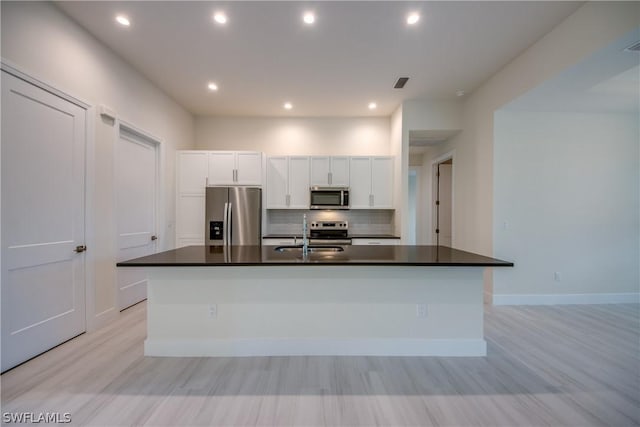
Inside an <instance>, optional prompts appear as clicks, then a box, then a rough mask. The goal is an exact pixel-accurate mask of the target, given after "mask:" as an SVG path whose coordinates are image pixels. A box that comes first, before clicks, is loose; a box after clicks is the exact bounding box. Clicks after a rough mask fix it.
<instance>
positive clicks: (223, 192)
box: [204, 187, 262, 246]
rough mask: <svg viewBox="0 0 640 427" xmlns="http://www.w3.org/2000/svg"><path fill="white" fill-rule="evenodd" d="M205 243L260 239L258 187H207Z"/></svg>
mask: <svg viewBox="0 0 640 427" xmlns="http://www.w3.org/2000/svg"><path fill="white" fill-rule="evenodd" d="M204 218H205V224H204V229H205V230H204V232H205V239H204V241H205V244H208V245H213V246H228V245H260V244H261V243H262V190H261V189H260V188H256V187H207V189H206V200H205V217H204Z"/></svg>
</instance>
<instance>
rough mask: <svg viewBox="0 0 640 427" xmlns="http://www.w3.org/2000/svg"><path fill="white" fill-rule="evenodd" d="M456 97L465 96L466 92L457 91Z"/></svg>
mask: <svg viewBox="0 0 640 427" xmlns="http://www.w3.org/2000/svg"><path fill="white" fill-rule="evenodd" d="M456 96H464V91H463V90H462V89H458V90H457V91H456Z"/></svg>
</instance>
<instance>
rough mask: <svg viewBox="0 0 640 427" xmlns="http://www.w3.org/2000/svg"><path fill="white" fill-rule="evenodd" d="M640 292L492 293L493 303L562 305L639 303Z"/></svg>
mask: <svg viewBox="0 0 640 427" xmlns="http://www.w3.org/2000/svg"><path fill="white" fill-rule="evenodd" d="M639 302H640V294H638V293H635V292H632V293H617V294H600V293H598V294H548V295H495V294H494V295H493V305H563V304H567V305H569V304H629V303H635V304H637V303H639Z"/></svg>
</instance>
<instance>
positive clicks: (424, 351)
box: [144, 338, 487, 357]
mask: <svg viewBox="0 0 640 427" xmlns="http://www.w3.org/2000/svg"><path fill="white" fill-rule="evenodd" d="M144 354H145V356H163V357H251V356H447V357H455V356H458V357H470V356H486V355H487V342H486V341H485V340H483V339H461V340H446V339H443V340H438V339H431V340H430V339H408V338H407V339H402V338H400V339H393V338H380V339H328V338H327V339H304V338H300V339H288V338H287V339H225V340H219V339H210V340H204V339H203V340H161V339H156V340H153V339H146V340H145V342H144Z"/></svg>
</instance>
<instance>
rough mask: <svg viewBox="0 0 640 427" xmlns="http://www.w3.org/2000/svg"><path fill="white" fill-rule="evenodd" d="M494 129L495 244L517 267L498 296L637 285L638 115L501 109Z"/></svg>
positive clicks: (503, 277) (497, 281)
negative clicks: (556, 274) (558, 275)
mask: <svg viewBox="0 0 640 427" xmlns="http://www.w3.org/2000/svg"><path fill="white" fill-rule="evenodd" d="M495 129H496V135H495V141H494V158H495V169H494V177H495V185H494V197H495V200H494V207H495V224H494V227H495V228H494V249H495V255H496V256H497V257H499V258H500V257H503V258H507V259H511V260H514V261H515V264H516V265H515V267H514V268H513V269H503V270H499V269H496V271H494V283H493V290H494V296H495V297H496V298H498V299H500V296H501V295H516V294H524V295H541V294H542V295H544V294H589V293H633V292H638V290H639V289H638V287H639V286H640V277H639V270H638V269H639V264H640V249H639V243H640V240H639V239H640V225H639V222H638V221H639V218H640V208H639V202H640V196H639V194H640V164H639V160H638V156H639V155H640V151H639V145H640V142H639V141H640V134H639V132H638V116H637V115H635V114H595V113H594V114H584V113H558V112H546V113H545V112H513V111H500V112H498V113H496V122H495ZM505 222H506V228H505V226H504V225H505ZM554 272H559V273H560V279H561V280H560V281H559V282H558V281H555V280H554Z"/></svg>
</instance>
